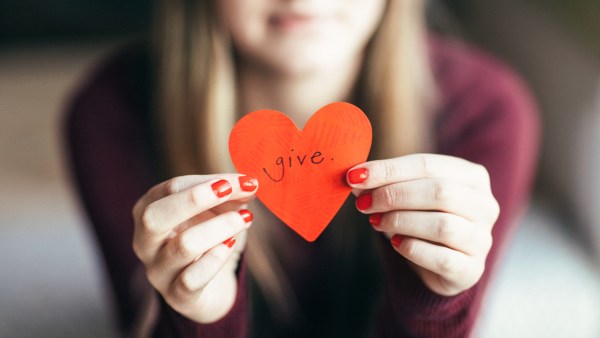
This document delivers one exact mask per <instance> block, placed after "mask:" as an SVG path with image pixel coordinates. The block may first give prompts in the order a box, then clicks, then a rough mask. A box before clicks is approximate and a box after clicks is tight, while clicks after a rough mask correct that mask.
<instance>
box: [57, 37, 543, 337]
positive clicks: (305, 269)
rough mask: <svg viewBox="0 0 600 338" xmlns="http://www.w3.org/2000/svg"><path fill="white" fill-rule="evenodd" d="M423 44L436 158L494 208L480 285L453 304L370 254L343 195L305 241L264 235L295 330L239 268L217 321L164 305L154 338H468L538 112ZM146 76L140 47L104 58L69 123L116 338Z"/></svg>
mask: <svg viewBox="0 0 600 338" xmlns="http://www.w3.org/2000/svg"><path fill="white" fill-rule="evenodd" d="M430 47H431V48H430V53H431V60H432V67H433V72H434V76H435V80H436V83H437V86H438V88H439V91H440V96H441V102H440V106H439V107H440V108H439V110H438V111H437V114H436V118H435V124H434V125H433V126H432V128H434V134H435V135H436V147H437V148H436V152H437V153H440V154H448V155H452V156H457V157H461V158H464V159H467V160H470V161H473V162H476V163H480V164H482V165H484V166H485V167H486V168H487V169H488V171H489V173H490V176H491V183H492V190H493V193H494V196H495V197H496V198H497V200H498V202H499V203H500V206H501V214H500V218H499V220H498V221H497V223H496V225H495V227H494V230H493V237H494V245H493V247H492V250H491V252H490V255H489V257H488V260H487V268H486V272H485V274H484V276H483V278H482V279H481V280H480V282H479V283H478V284H477V285H475V286H474V287H473V288H471V289H469V290H467V291H465V292H463V293H461V294H459V295H457V296H453V297H443V296H439V295H437V294H435V293H433V292H431V291H430V290H429V289H428V288H427V287H426V286H425V285H424V284H423V283H422V282H421V281H420V279H419V278H418V277H417V276H416V274H415V273H414V272H413V270H412V269H411V268H410V267H409V265H408V264H407V263H406V260H405V259H404V258H402V257H401V256H400V255H399V254H397V253H396V252H395V251H393V249H392V248H391V246H390V245H389V242H388V241H386V240H383V239H382V238H377V240H376V241H375V242H374V243H375V245H374V246H375V247H377V250H378V254H374V253H373V252H372V251H374V250H372V249H373V246H369V245H367V244H365V242H368V240H366V239H365V238H367V236H375V235H372V233H374V232H373V231H372V230H371V228H370V226H369V225H368V221H367V218H366V217H365V216H364V215H361V214H359V213H358V212H357V211H356V210H355V209H354V208H353V207H352V204H353V201H352V198H350V199H349V201H347V203H346V205H345V206H344V207H343V208H342V211H341V212H340V213H339V215H338V216H336V218H335V219H334V220H333V221H332V224H331V225H330V226H329V227H328V228H327V229H326V230H325V232H324V233H323V235H322V236H321V237H320V238H319V239H318V240H317V241H316V242H315V243H308V242H305V241H304V240H302V239H301V238H300V237H299V236H297V235H295V234H293V233H291V232H290V231H289V230H288V229H287V227H284V226H281V224H273V225H272V226H273V229H274V230H273V231H275V232H277V236H278V237H277V238H278V239H279V240H278V244H279V245H280V246H281V247H282V248H283V252H284V254H283V255H282V256H281V257H280V260H281V262H282V263H283V268H284V271H285V273H286V275H287V276H288V278H289V280H290V283H291V286H292V289H293V291H294V295H295V302H296V303H297V304H296V305H297V307H298V308H299V311H298V312H297V313H296V317H294V318H293V319H294V320H293V321H291V322H278V321H277V320H276V319H274V318H277V316H276V313H273V312H270V311H271V310H269V308H268V307H267V306H266V303H265V302H264V299H263V298H262V297H261V294H260V292H258V291H256V290H257V288H256V286H255V284H254V283H253V280H252V279H251V278H249V276H248V274H246V268H245V265H246V263H245V261H244V259H243V258H242V261H241V262H240V269H239V282H238V283H239V285H238V286H239V288H238V296H237V299H236V302H235V304H234V307H233V309H232V310H231V311H230V312H229V313H228V314H227V315H226V316H225V317H224V318H222V319H221V320H219V321H217V322H215V323H211V324H197V323H194V322H192V321H190V320H187V319H186V318H184V317H182V316H180V315H179V314H177V313H176V312H175V311H173V310H172V309H171V308H170V307H169V306H168V305H167V304H166V303H165V302H164V301H161V307H160V313H159V317H158V321H157V324H156V327H155V329H154V333H155V335H156V336H181V337H216V338H218V337H246V336H249V335H251V333H250V332H253V333H254V335H256V336H258V337H271V336H272V337H279V336H286V337H291V336H298V337H302V336H311V337H318V336H330V337H331V336H357V337H360V336H367V335H369V336H376V337H465V336H467V335H468V334H469V333H470V332H471V330H472V328H473V327H474V325H475V324H476V317H477V314H478V312H479V309H480V307H481V304H482V299H483V298H482V296H483V295H484V291H485V288H486V286H487V284H488V281H489V278H490V275H491V271H492V268H493V267H494V265H495V264H496V262H497V261H498V259H499V253H500V251H501V249H502V247H504V246H505V245H506V244H507V242H508V241H509V240H510V235H511V233H512V232H513V230H514V226H515V218H516V216H518V214H519V212H520V211H522V208H523V206H524V204H525V203H526V198H527V195H528V193H529V189H530V185H531V182H532V176H533V172H534V167H535V162H536V158H537V146H538V136H539V135H538V133H539V131H538V120H537V113H536V107H535V105H534V104H533V102H532V100H531V98H530V96H529V95H528V92H527V90H526V89H525V88H524V87H523V85H522V84H521V82H520V80H519V79H518V78H517V77H516V76H515V75H514V74H513V73H512V72H511V71H510V70H509V69H507V68H506V67H505V66H503V65H502V64H500V63H498V62H497V61H495V60H493V59H491V58H490V57H488V56H486V55H483V54H482V53H480V52H478V51H475V50H472V49H469V48H467V47H465V46H462V45H460V44H459V43H456V42H448V41H439V40H435V41H432V43H431V45H430ZM148 65H149V62H148V60H147V54H146V53H144V52H143V51H141V50H139V49H128V50H126V51H123V52H121V53H118V54H116V55H115V56H113V57H111V58H110V59H108V60H106V61H105V62H103V63H102V64H101V65H100V66H99V67H97V68H96V69H95V71H94V72H92V74H91V75H90V76H89V78H88V79H87V81H86V82H85V84H84V85H83V86H81V87H80V89H79V90H78V91H77V93H76V94H75V96H74V98H73V100H72V104H71V105H70V108H69V111H68V115H67V117H66V134H67V143H68V150H69V154H70V159H71V165H72V170H73V174H74V177H75V179H76V183H77V187H78V191H79V193H80V196H81V199H82V201H83V204H84V206H85V209H86V211H87V213H88V215H89V218H90V221H91V224H92V225H93V228H94V231H95V233H96V235H97V239H98V242H99V245H100V248H101V250H102V253H103V255H104V259H105V262H106V268H107V271H108V275H109V277H110V281H111V283H112V287H113V290H114V294H115V300H116V305H117V306H116V309H117V312H116V313H117V315H118V318H119V321H120V325H121V328H122V329H123V330H127V329H128V328H129V327H130V326H131V325H132V321H133V319H134V318H135V316H136V314H137V313H138V311H139V310H140V307H141V306H142V305H141V295H142V293H143V290H147V287H148V284H147V282H146V281H145V280H144V278H143V270H142V267H141V263H140V262H139V261H138V260H137V259H136V257H135V255H134V253H133V251H132V248H131V242H132V232H133V220H132V217H131V208H132V206H133V204H134V203H135V201H136V200H137V199H138V198H139V197H140V196H141V195H142V194H144V193H145V192H146V191H147V189H149V188H150V187H151V186H153V185H154V184H156V183H158V182H160V181H161V180H163V179H165V178H166V177H162V176H161V175H160V165H159V160H158V158H159V157H158V156H156V154H157V153H156V151H155V147H154V144H155V143H156V140H155V139H154V138H153V133H152V127H151V125H152V124H151V119H150V113H149V112H150V109H149V107H150V104H149V101H150V100H149V95H148V88H149V87H150V85H149V78H150V77H149V67H148ZM344 226H356V227H358V228H359V229H363V230H359V232H357V235H355V236H353V238H349V239H348V240H347V241H346V243H350V246H351V247H352V250H353V251H354V256H352V257H354V258H353V260H352V261H351V262H349V261H348V258H347V257H345V256H344V253H345V252H346V250H345V249H344V250H342V249H340V247H337V246H335V245H333V244H332V243H334V241H332V238H333V237H335V236H336V234H339V233H340V229H341V228H342V227H344ZM361 232H362V234H361ZM354 237H356V238H354ZM357 252H358V255H357V254H356V253H357ZM357 257H358V259H357ZM250 295H252V296H251V297H250ZM250 299H252V302H250ZM250 303H252V305H251V304H250ZM251 308H252V310H250V309H251Z"/></svg>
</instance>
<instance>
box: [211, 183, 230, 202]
mask: <svg viewBox="0 0 600 338" xmlns="http://www.w3.org/2000/svg"><path fill="white" fill-rule="evenodd" d="M210 187H211V188H212V190H213V192H214V193H215V195H217V197H219V198H221V197H225V196H227V195H229V194H231V192H232V191H233V189H232V188H231V184H229V182H227V181H226V180H220V181H217V182H215V183H213V184H212V185H211V186H210Z"/></svg>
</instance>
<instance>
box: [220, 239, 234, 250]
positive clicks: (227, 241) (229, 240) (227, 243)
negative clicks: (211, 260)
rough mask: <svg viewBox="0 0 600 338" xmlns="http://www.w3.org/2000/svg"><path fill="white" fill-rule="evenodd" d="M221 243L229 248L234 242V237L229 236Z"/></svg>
mask: <svg viewBox="0 0 600 338" xmlns="http://www.w3.org/2000/svg"><path fill="white" fill-rule="evenodd" d="M223 244H225V245H227V247H228V248H231V247H232V246H233V245H234V244H235V238H233V237H229V238H227V239H226V240H224V241H223Z"/></svg>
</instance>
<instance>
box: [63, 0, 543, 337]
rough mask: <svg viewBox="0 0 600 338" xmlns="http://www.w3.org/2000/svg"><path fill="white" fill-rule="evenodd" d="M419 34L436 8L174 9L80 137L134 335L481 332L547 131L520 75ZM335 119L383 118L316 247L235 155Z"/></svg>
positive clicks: (401, 0) (83, 166)
mask: <svg viewBox="0 0 600 338" xmlns="http://www.w3.org/2000/svg"><path fill="white" fill-rule="evenodd" d="M424 21H425V20H424V1H422V0H389V1H385V0H350V1H348V0H344V1H342V0H328V1H323V0H318V1H317V0H314V1H312V0H286V1H284V0H252V1H248V0H221V1H211V0H196V1H192V0H189V1H184V0H179V1H163V3H162V5H161V6H159V8H158V10H157V25H156V27H157V30H156V31H157V39H156V44H155V45H154V48H149V49H144V48H130V49H128V50H126V51H124V52H122V53H120V54H118V55H116V56H115V57H113V58H112V59H111V60H109V61H107V63H105V64H104V65H103V66H102V67H100V68H99V69H98V70H97V71H96V72H95V74H94V75H93V76H92V77H91V79H90V80H89V82H88V83H87V84H86V85H85V86H84V87H83V88H82V89H81V90H80V92H79V93H78V95H77V96H76V98H75V100H74V103H73V105H72V107H71V110H70V113H69V116H68V124H67V128H68V129H67V130H68V137H69V138H68V139H69V146H70V151H71V158H72V164H73V168H74V173H75V175H76V178H77V182H78V186H79V189H80V192H81V196H82V199H83V201H84V204H85V206H86V209H87V211H88V213H89V215H90V218H91V220H92V224H93V225H94V229H95V231H96V234H97V237H98V240H99V243H100V246H101V248H102V251H103V254H104V257H105V261H106V263H107V269H108V272H109V274H110V277H111V282H112V285H113V289H114V291H115V294H116V299H117V305H118V310H119V312H118V313H119V318H120V324H121V327H122V329H123V330H124V332H127V333H134V334H138V335H149V334H154V335H156V336H185V337H187V336H189V337H246V336H248V335H254V336H256V337H282V336H285V337H296V336H297V337H321V336H322V337H332V336H333V337H337V336H340V337H364V336H376V337H403V336H406V337H413V336H416V337H466V336H468V335H469V334H471V333H472V332H473V328H474V324H475V322H476V317H477V314H478V312H479V309H480V305H481V303H482V296H483V294H484V291H485V288H486V286H487V284H488V281H489V277H490V268H491V267H493V266H494V264H495V262H496V261H497V260H498V254H499V252H500V250H501V248H502V247H503V246H504V245H506V243H507V241H509V239H510V233H511V232H512V231H513V230H514V229H513V228H514V226H513V225H514V224H515V217H516V216H517V214H518V213H519V212H520V211H521V209H522V207H523V204H524V202H525V199H526V195H527V193H528V190H529V187H530V182H531V178H532V172H533V168H534V162H535V157H536V140H537V121H536V117H535V109H534V107H533V105H532V103H531V101H530V99H529V96H528V95H527V94H526V91H525V90H524V88H523V87H522V86H521V84H520V82H519V81H518V80H517V79H516V78H515V76H514V75H513V74H512V73H511V72H510V71H509V70H507V69H506V68H505V67H504V66H502V65H501V64H499V63H497V62H496V61H494V60H492V59H490V58H489V57H487V56H485V55H482V54H481V53H478V52H476V51H474V50H471V49H468V48H466V47H464V46H461V45H459V44H458V43H456V42H450V41H443V40H441V39H439V38H436V37H434V36H431V35H428V34H427V32H426V29H425V23H424ZM335 101H350V102H353V103H354V104H356V105H357V106H359V107H361V108H362V109H363V110H364V111H365V112H366V113H367V114H368V116H369V118H370V120H371V122H372V124H373V133H374V145H373V148H372V151H371V154H370V160H369V161H368V162H365V163H360V164H358V165H356V166H355V167H354V168H352V169H351V170H349V171H348V173H347V183H348V185H349V186H350V187H352V188H353V194H354V196H355V197H356V198H354V197H351V198H349V200H348V201H347V203H346V204H345V205H344V206H343V207H342V209H341V210H340V211H339V213H338V215H337V216H336V217H335V218H334V220H333V221H332V222H331V224H330V225H329V226H328V228H327V229H326V230H325V232H324V233H323V234H322V235H321V237H320V238H319V239H318V240H317V241H315V242H314V243H308V242H306V241H304V240H303V239H302V238H300V237H299V236H297V235H296V234H295V233H293V232H292V231H291V230H289V229H288V228H287V227H286V226H285V225H283V224H282V223H281V222H280V221H278V220H277V219H276V218H275V217H274V216H273V215H271V214H270V213H269V212H268V211H267V210H266V209H265V208H264V207H262V206H261V205H260V203H258V202H257V201H255V200H254V201H252V200H253V196H254V195H255V194H256V192H257V191H258V189H260V186H259V185H258V181H257V180H256V179H255V178H253V177H249V176H246V175H244V173H235V172H234V171H233V169H232V165H231V164H230V162H229V156H228V151H227V140H228V136H229V131H230V130H231V127H232V126H233V123H234V122H235V121H236V120H237V119H239V118H241V117H242V116H243V115H244V114H245V113H247V112H251V111H254V110H257V109H264V108H269V109H276V110H279V111H282V112H285V113H287V114H288V115H289V116H290V118H291V119H292V120H293V121H295V122H296V124H297V125H298V126H300V127H302V126H303V125H304V123H305V122H306V121H307V120H308V119H309V117H310V116H311V115H312V113H313V112H315V111H316V110H317V109H318V108H320V107H322V106H324V105H326V104H328V103H331V102H335ZM161 182H162V183H161ZM322 194H327V192H326V191H323V192H322ZM132 209H133V212H131V210H132ZM131 214H133V217H132V216H131ZM248 272H250V273H248Z"/></svg>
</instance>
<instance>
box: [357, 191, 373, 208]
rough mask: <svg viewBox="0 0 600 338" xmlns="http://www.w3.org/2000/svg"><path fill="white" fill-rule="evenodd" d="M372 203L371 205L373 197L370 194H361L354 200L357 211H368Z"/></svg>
mask: <svg viewBox="0 0 600 338" xmlns="http://www.w3.org/2000/svg"><path fill="white" fill-rule="evenodd" d="M372 203H373V196H372V195H371V193H366V194H362V195H360V196H358V197H357V198H356V207H357V208H358V209H359V210H367V209H369V208H370V207H371V204H372Z"/></svg>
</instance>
